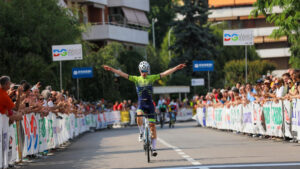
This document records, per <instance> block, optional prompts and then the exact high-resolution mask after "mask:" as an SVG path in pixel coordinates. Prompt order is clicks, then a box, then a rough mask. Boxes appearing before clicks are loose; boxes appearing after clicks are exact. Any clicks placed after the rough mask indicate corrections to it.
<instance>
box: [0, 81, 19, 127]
mask: <svg viewBox="0 0 300 169" xmlns="http://www.w3.org/2000/svg"><path fill="white" fill-rule="evenodd" d="M10 85H11V81H10V77H9V76H1V77H0V113H1V114H5V115H7V116H8V117H9V120H10V122H13V121H15V120H20V119H22V115H20V114H19V113H13V110H14V111H18V110H19V105H20V100H21V99H20V96H21V93H22V87H21V86H17V85H15V86H14V87H13V88H12V89H11V88H10ZM12 98H14V101H15V103H14V102H13V100H12Z"/></svg>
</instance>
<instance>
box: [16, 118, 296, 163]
mask: <svg viewBox="0 0 300 169" xmlns="http://www.w3.org/2000/svg"><path fill="white" fill-rule="evenodd" d="M157 127H158V137H159V139H158V145H157V148H158V156H157V157H153V158H152V159H151V160H152V161H151V163H147V161H146V156H145V153H144V151H143V150H142V143H139V142H138V141H137V138H138V129H137V127H127V128H120V129H110V130H102V131H97V132H92V133H86V134H84V135H83V136H81V137H80V138H77V139H76V140H73V141H72V143H71V145H69V146H68V147H67V148H65V149H63V150H59V151H54V155H52V156H47V157H46V158H38V159H35V160H33V162H31V163H24V164H22V165H23V166H22V167H20V166H18V167H17V168H21V169H41V168H43V169H69V168H70V169H72V168H74V169H98V168H105V169H107V168H170V169H171V168H172V169H173V168H192V169H193V168H200V169H214V168H242V169H250V168H256V169H270V168H272V169H274V168H276V169H277V168H278V169H281V168H287V169H293V168H295V169H296V168H300V144H298V143H289V142H286V141H275V140H269V139H259V138H252V137H249V136H246V135H243V134H234V133H232V132H225V131H219V130H216V129H209V128H200V127H196V122H185V123H177V124H176V126H175V128H172V129H169V128H163V129H160V128H159V126H157Z"/></svg>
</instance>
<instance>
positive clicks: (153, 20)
mask: <svg viewBox="0 0 300 169" xmlns="http://www.w3.org/2000/svg"><path fill="white" fill-rule="evenodd" d="M155 22H157V18H152V36H153V39H152V40H153V47H154V49H155V30H154V24H155Z"/></svg>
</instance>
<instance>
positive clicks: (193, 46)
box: [170, 0, 217, 76]
mask: <svg viewBox="0 0 300 169" xmlns="http://www.w3.org/2000/svg"><path fill="white" fill-rule="evenodd" d="M183 2H184V5H183V6H176V7H175V11H176V12H178V13H179V14H181V15H183V16H185V17H184V19H183V20H179V21H174V23H173V25H174V35H175V37H176V40H175V43H174V45H172V46H171V49H172V51H173V52H174V53H175V54H176V56H175V58H174V59H172V61H171V63H170V65H171V66H175V65H177V64H179V63H184V62H185V63H186V64H187V68H186V69H185V72H186V74H187V75H188V76H191V75H192V61H193V60H210V59H212V58H213V56H215V55H216V54H217V53H216V51H215V47H214V45H215V43H216V39H215V36H214V35H213V34H212V31H211V29H210V28H209V25H207V19H208V4H207V1H206V0H184V1H183Z"/></svg>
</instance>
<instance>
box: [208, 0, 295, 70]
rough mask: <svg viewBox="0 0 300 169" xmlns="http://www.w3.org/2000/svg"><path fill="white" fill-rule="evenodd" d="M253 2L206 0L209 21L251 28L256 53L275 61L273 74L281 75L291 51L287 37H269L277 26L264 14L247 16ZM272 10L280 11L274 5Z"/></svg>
mask: <svg viewBox="0 0 300 169" xmlns="http://www.w3.org/2000/svg"><path fill="white" fill-rule="evenodd" d="M254 2H256V0H208V3H209V7H210V8H211V9H210V11H211V14H210V15H209V21H211V22H215V23H217V22H223V21H224V22H227V23H228V25H229V26H230V28H229V29H249V28H251V29H253V30H254V36H255V39H254V43H255V48H256V51H257V53H258V54H259V55H260V57H261V58H262V59H264V60H268V61H270V62H273V63H275V64H276V66H277V68H276V69H277V70H276V71H274V72H273V74H275V75H281V74H282V73H283V72H284V71H286V69H288V68H289V64H288V61H289V57H290V56H291V53H290V52H289V43H288V39H287V37H281V38H280V39H273V38H270V37H269V35H270V34H271V33H272V31H273V30H274V29H277V28H278V27H275V26H274V24H270V23H268V22H267V21H266V18H265V16H259V17H257V18H253V17H251V18H249V15H250V12H251V11H252V10H253V7H252V5H253V3H254ZM273 12H275V13H280V12H282V10H281V9H279V8H276V7H275V8H274V10H273Z"/></svg>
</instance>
